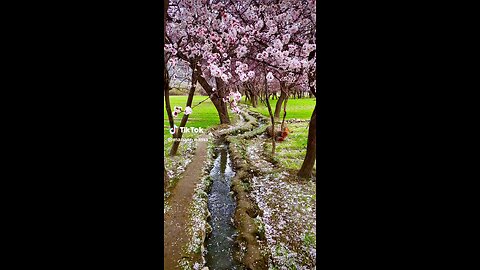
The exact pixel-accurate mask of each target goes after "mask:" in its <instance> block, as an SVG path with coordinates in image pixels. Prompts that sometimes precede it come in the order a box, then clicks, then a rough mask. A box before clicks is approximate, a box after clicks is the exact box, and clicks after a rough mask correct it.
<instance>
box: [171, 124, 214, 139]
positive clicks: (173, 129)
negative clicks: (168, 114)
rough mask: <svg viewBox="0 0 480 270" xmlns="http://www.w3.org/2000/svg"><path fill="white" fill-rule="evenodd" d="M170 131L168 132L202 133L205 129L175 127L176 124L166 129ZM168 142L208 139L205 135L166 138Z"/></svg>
mask: <svg viewBox="0 0 480 270" xmlns="http://www.w3.org/2000/svg"><path fill="white" fill-rule="evenodd" d="M168 131H169V132H170V134H172V135H173V134H175V133H177V132H180V133H195V134H203V133H204V132H205V130H204V129H203V128H201V127H198V128H197V127H180V128H179V127H177V126H176V125H175V126H174V127H173V128H170V129H169V130H168ZM167 140H168V141H169V142H171V141H173V142H178V141H180V142H192V141H195V142H200V141H203V142H206V141H208V138H206V137H200V138H168V139H167Z"/></svg>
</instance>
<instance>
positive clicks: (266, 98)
mask: <svg viewBox="0 0 480 270" xmlns="http://www.w3.org/2000/svg"><path fill="white" fill-rule="evenodd" d="M264 87H265V103H266V104H267V108H268V114H270V121H272V135H273V136H272V157H273V156H275V134H276V132H275V119H274V118H273V113H272V108H271V107H270V101H268V85H267V79H266V78H265V83H264Z"/></svg>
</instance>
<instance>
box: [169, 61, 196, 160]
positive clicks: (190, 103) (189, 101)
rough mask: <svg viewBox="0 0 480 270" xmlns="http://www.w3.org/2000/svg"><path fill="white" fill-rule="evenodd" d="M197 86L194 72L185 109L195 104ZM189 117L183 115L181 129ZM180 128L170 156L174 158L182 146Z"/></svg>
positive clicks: (175, 136)
mask: <svg viewBox="0 0 480 270" xmlns="http://www.w3.org/2000/svg"><path fill="white" fill-rule="evenodd" d="M196 85H197V76H196V74H195V72H194V71H192V86H191V87H190V92H189V93H188V98H187V105H186V106H185V108H186V107H187V106H188V107H190V108H191V107H192V102H193V94H194V93H195V86H196ZM188 116H189V115H186V114H185V113H184V114H183V117H182V122H180V128H181V127H185V125H186V124H187V121H188ZM180 128H179V129H177V130H176V132H175V134H174V135H173V138H175V139H176V140H175V141H174V142H173V145H172V148H171V149H170V156H174V155H176V154H177V151H178V146H179V145H180V140H181V139H182V136H183V133H182V132H180Z"/></svg>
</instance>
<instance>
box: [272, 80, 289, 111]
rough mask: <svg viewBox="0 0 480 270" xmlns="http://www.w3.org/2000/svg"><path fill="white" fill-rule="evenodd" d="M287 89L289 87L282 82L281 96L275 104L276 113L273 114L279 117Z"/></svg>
mask: <svg viewBox="0 0 480 270" xmlns="http://www.w3.org/2000/svg"><path fill="white" fill-rule="evenodd" d="M286 90H287V89H286V86H285V83H284V82H280V97H279V98H278V100H277V105H275V113H274V114H273V116H274V117H275V118H277V119H278V118H279V117H280V111H281V110H282V103H283V101H284V100H285V98H286V97H287V91H286Z"/></svg>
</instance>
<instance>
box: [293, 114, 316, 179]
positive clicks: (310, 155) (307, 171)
mask: <svg viewBox="0 0 480 270" xmlns="http://www.w3.org/2000/svg"><path fill="white" fill-rule="evenodd" d="M316 144H317V106H315V109H314V110H313V113H312V118H311V119H310V125H309V128H308V142H307V154H306V155H305V159H304V160H303V164H302V167H301V168H300V171H298V174H297V175H298V176H299V177H301V178H309V177H311V176H312V170H313V165H314V164H315V159H316V152H317V148H316Z"/></svg>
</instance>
